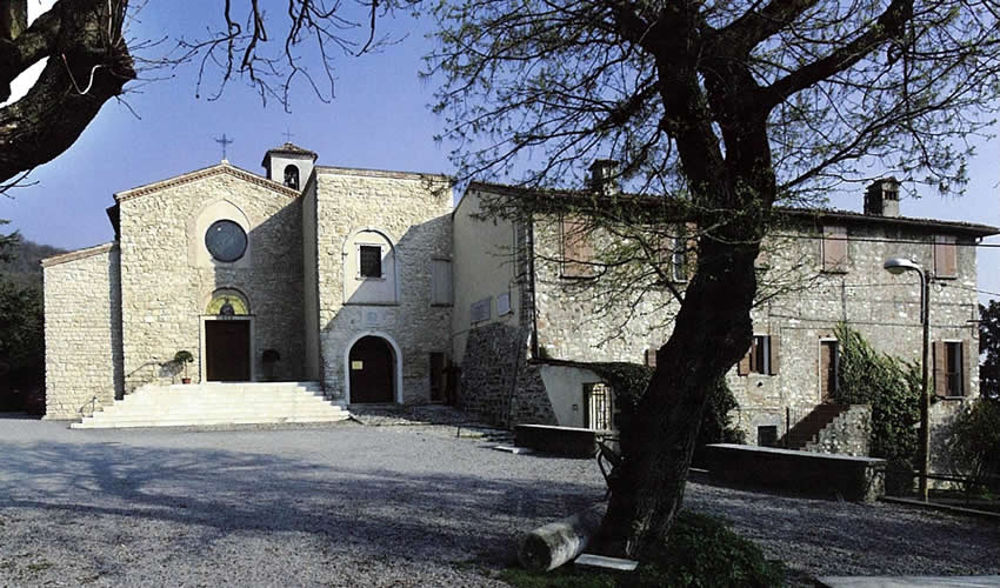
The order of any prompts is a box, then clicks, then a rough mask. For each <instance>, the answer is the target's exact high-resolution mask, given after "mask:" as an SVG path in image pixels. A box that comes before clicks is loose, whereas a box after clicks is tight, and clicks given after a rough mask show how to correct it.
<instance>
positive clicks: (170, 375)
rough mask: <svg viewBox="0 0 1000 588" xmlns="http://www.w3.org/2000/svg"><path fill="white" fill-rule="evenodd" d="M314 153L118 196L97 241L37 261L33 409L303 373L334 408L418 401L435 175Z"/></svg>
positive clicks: (436, 305) (442, 296)
mask: <svg viewBox="0 0 1000 588" xmlns="http://www.w3.org/2000/svg"><path fill="white" fill-rule="evenodd" d="M315 159H316V155H315V154H314V153H312V152H309V151H307V150H304V149H301V148H298V147H296V146H294V145H290V144H286V145H284V146H282V147H279V148H277V149H273V150H271V151H269V152H268V153H267V155H266V156H265V158H264V162H263V165H264V167H265V169H266V174H267V175H266V176H263V177H262V176H259V175H256V174H252V173H249V172H246V171H244V170H241V169H239V168H236V167H234V166H232V165H229V164H228V163H227V162H223V163H221V164H219V165H215V166H212V167H209V168H205V169H202V170H197V171H194V172H190V173H187V174H183V175H181V176H177V177H175V178H171V179H168V180H165V181H162V182H157V183H153V184H149V185H146V186H141V187H139V188H135V189H132V190H127V191H125V192H121V193H118V194H116V195H115V205H114V206H112V207H111V208H109V209H108V215H109V218H110V220H111V222H112V224H113V225H114V227H115V241H114V242H113V243H109V244H105V245H101V246H97V247H93V248H88V249H82V250H79V251H74V252H71V253H68V254H64V255H59V256H55V257H52V258H49V259H47V260H45V261H44V262H43V267H44V272H45V305H46V316H47V320H46V341H47V343H46V356H47V357H46V378H47V384H46V388H47V417H49V418H60V419H72V418H79V417H80V416H82V415H86V414H89V413H90V412H92V411H93V410H95V409H97V408H100V407H102V406H107V405H109V404H111V403H112V402H113V401H114V400H115V399H116V398H122V397H123V396H124V395H125V394H128V393H130V392H132V391H133V390H135V389H137V388H139V387H140V386H143V385H147V384H153V385H156V384H169V383H172V382H176V381H178V378H179V377H181V376H182V375H183V374H182V373H181V370H183V369H185V368H186V369H187V374H188V376H189V377H191V379H192V380H193V381H194V382H196V383H197V382H204V381H305V380H308V381H320V382H322V384H323V387H324V389H325V391H326V392H327V394H328V395H330V396H331V397H334V398H340V399H343V400H344V401H345V402H356V401H368V402H400V403H403V402H409V403H413V402H426V401H430V400H432V399H436V398H433V395H432V393H431V387H432V383H431V381H430V371H431V362H432V354H435V355H433V361H435V362H437V364H438V365H443V362H444V361H445V360H446V356H447V351H448V346H449V336H450V332H449V325H450V318H451V307H450V305H451V301H450V293H451V286H450V252H451V226H450V222H449V213H450V211H451V208H452V187H451V180H450V179H449V178H447V177H444V176H436V175H427V174H411V173H401V172H381V171H369V170H355V169H344V168H334V167H320V166H315V165H314V162H315ZM300 181H301V183H300ZM362 259H363V261H362ZM363 263H364V264H367V265H366V266H365V267H362V264H363ZM435 276H436V279H437V282H433V281H432V277H435ZM445 281H448V284H447V287H445V286H444V285H443V284H444V283H445ZM181 350H184V351H188V352H190V353H191V354H192V355H193V357H194V361H193V362H191V363H190V364H188V365H187V366H183V365H178V364H175V363H173V362H171V360H172V359H173V358H174V357H175V354H176V353H177V352H178V351H181ZM352 351H354V352H356V354H357V353H360V354H361V355H364V356H365V357H363V358H362V357H353V358H352V356H351V353H352ZM352 361H353V362H355V363H354V365H355V366H357V365H363V366H366V368H367V367H368V366H371V367H370V368H369V369H360V370H358V369H355V370H354V373H352V370H351V369H350V366H351V363H352ZM372 371H374V372H375V373H367V372H372ZM437 375H440V374H436V376H437ZM358 378H360V379H358ZM352 381H353V382H356V383H357V382H361V383H362V384H363V388H362V389H360V390H353V391H352V389H351V384H352ZM434 384H437V382H435V383H434Z"/></svg>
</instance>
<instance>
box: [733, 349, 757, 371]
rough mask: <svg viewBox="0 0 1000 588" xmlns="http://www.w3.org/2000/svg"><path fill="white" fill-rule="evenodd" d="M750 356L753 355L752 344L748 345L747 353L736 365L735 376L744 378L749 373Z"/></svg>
mask: <svg viewBox="0 0 1000 588" xmlns="http://www.w3.org/2000/svg"><path fill="white" fill-rule="evenodd" d="M751 355H753V345H752V344H751V345H750V349H747V353H746V355H744V356H743V359H741V360H740V362H739V363H738V364H736V375H738V376H745V375H747V374H749V373H750V356H751Z"/></svg>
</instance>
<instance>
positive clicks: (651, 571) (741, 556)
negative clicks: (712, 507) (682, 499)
mask: <svg viewBox="0 0 1000 588" xmlns="http://www.w3.org/2000/svg"><path fill="white" fill-rule="evenodd" d="M784 578H785V568H784V565H783V564H782V563H781V562H775V561H768V560H766V559H765V558H764V554H763V552H762V551H761V550H760V548H759V547H757V546H756V545H755V544H754V543H753V542H751V541H749V540H747V539H744V538H743V537H740V536H739V535H737V534H736V533H733V532H732V531H730V530H729V529H728V528H727V527H726V525H725V523H723V522H722V521H721V520H719V519H716V518H712V517H708V516H705V515H699V514H695V513H689V512H682V513H681V514H680V516H678V517H677V521H676V522H675V523H674V526H673V528H672V529H671V530H670V538H669V540H668V542H667V547H666V549H665V556H664V558H663V559H662V560H660V561H656V562H649V563H646V564H644V565H642V566H640V568H639V575H638V581H637V582H636V583H635V584H634V585H637V586H641V587H650V588H651V587H653V586H687V587H692V588H701V587H704V588H713V587H724V586H732V587H737V586H739V587H765V586H781V585H782V584H783V583H784Z"/></svg>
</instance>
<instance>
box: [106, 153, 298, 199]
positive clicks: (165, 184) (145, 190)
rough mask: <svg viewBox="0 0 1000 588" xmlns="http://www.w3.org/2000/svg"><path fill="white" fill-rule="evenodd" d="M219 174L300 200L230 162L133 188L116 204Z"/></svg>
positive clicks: (118, 196)
mask: <svg viewBox="0 0 1000 588" xmlns="http://www.w3.org/2000/svg"><path fill="white" fill-rule="evenodd" d="M219 174H227V175H230V176H233V177H235V178H238V179H240V180H243V181H245V182H249V183H251V184H256V185H258V186H261V187H264V188H267V189H269V190H271V191H273V192H277V193H279V194H282V195H284V196H288V197H289V198H298V197H299V196H300V194H299V192H298V191H297V190H293V189H291V188H289V187H287V186H283V185H282V184H279V183H278V182H275V181H273V180H269V179H267V178H265V177H263V176H259V175H257V174H255V173H251V172H248V171H246V170H244V169H240V168H238V167H235V166H233V165H231V164H229V163H228V162H223V163H219V164H216V165H213V166H211V167H205V168H202V169H199V170H195V171H191V172H187V173H184V174H181V175H179V176H174V177H172V178H169V179H166V180H160V181H159V182H153V183H151V184H146V185H143V186H139V187H137V188H132V189H129V190H125V191H123V192H118V193H116V194H115V195H114V196H115V202H125V201H126V200H131V199H133V198H138V197H140V196H145V195H146V194H152V193H153V192H159V191H160V190H166V189H168V188H173V187H176V186H181V185H184V184H188V183H191V182H194V181H197V180H201V179H204V178H210V177H212V176H216V175H219Z"/></svg>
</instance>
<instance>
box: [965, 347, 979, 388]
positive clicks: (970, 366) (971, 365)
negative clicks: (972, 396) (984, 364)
mask: <svg viewBox="0 0 1000 588" xmlns="http://www.w3.org/2000/svg"><path fill="white" fill-rule="evenodd" d="M970 355H971V354H970V353H969V340H968V339H962V396H968V395H969V393H970V392H971V391H972V370H974V369H975V368H976V367H977V363H978V362H979V356H976V357H975V358H974V359H973V358H972V357H970Z"/></svg>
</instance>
